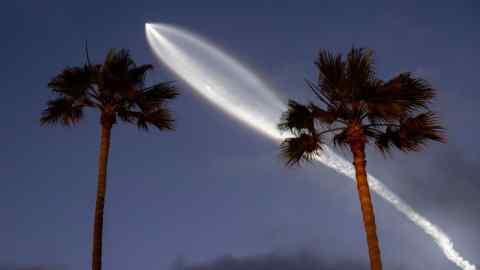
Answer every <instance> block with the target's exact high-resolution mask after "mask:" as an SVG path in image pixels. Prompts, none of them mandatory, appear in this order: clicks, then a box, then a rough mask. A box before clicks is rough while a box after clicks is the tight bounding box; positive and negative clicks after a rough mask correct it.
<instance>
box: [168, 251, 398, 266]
mask: <svg viewBox="0 0 480 270" xmlns="http://www.w3.org/2000/svg"><path fill="white" fill-rule="evenodd" d="M353 269H355V270H367V269H369V267H368V265H365V264H362V263H359V262H355V261H353V260H351V261H349V260H343V261H337V262H330V261H329V260H327V259H325V258H322V257H321V256H318V255H315V254H314V253H313V252H309V251H302V252H296V253H290V254H280V253H275V252H273V253H269V254H264V255H254V256H244V257H233V256H231V255H225V256H222V257H218V258H216V259H214V260H212V261H209V262H203V263H194V264H192V263H188V262H187V261H186V260H185V259H184V258H182V257H179V258H177V259H176V261H175V262H174V263H173V266H172V267H171V270H353ZM403 269H405V268H402V267H397V268H392V269H391V270H403Z"/></svg>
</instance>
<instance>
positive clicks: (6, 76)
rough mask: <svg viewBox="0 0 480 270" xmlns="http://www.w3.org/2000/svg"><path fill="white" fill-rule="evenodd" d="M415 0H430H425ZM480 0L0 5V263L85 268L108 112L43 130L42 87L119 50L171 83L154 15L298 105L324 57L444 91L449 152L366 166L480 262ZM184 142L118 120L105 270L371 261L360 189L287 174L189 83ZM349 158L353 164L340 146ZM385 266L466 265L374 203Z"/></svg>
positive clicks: (441, 107)
mask: <svg viewBox="0 0 480 270" xmlns="http://www.w3.org/2000/svg"><path fill="white" fill-rule="evenodd" d="M420 2H421V3H420ZM479 14H480V6H479V4H478V1H473V0H472V1H439V0H435V1H433V0H432V1H394V2H393V1H392V2H390V1H339V0H337V1H278V0H277V1H273V0H272V1H260V0H256V1H183V0H176V1H140V0H139V1H113V0H108V1H107V0H104V1H57V0H48V1H37V0H21V1H4V2H2V7H1V11H0V22H1V23H0V25H1V26H0V30H1V33H2V40H1V50H0V56H1V59H2V63H3V64H2V67H1V71H0V78H1V81H2V84H1V85H2V86H1V91H2V98H1V99H0V103H1V104H0V112H1V113H0V123H2V124H1V125H0V136H1V139H2V144H1V145H2V147H1V148H2V149H1V151H0V179H1V181H2V185H1V188H0V239H1V240H0V266H1V265H15V264H17V265H65V266H66V267H67V268H68V269H72V270H80V269H88V267H89V265H90V250H91V249H90V246H91V235H92V233H91V230H92V223H93V208H94V202H95V191H96V173H97V153H98V144H99V132H100V131H99V123H98V115H97V114H95V113H90V114H88V115H87V118H86V119H85V121H83V122H82V123H81V124H80V125H78V126H77V127H74V128H60V127H58V128H42V127H40V126H39V122H38V118H39V114H40V112H41V110H42V109H44V108H45V102H46V101H47V99H48V98H49V97H50V93H49V90H48V89H47V87H46V85H47V82H48V80H49V79H51V78H52V77H53V76H54V75H56V74H57V73H58V72H60V71H61V69H62V68H64V67H65V66H75V65H79V64H83V63H84V61H85V55H84V42H85V40H88V42H89V47H90V55H91V58H92V60H93V61H94V62H99V61H101V60H102V59H103V57H104V55H105V53H106V51H107V49H108V48H111V47H115V48H127V49H130V50H131V53H132V55H133V57H134V58H135V59H136V60H137V62H138V63H140V64H143V63H153V64H155V65H156V69H155V71H154V72H152V73H151V74H150V76H149V80H150V81H152V82H153V81H155V82H156V81H162V80H172V79H174V80H175V79H177V78H176V77H174V76H173V74H171V73H169V72H168V70H166V68H164V67H162V66H161V65H159V64H158V63H157V61H156V59H155V58H154V56H153V54H152V53H151V51H150V50H149V48H148V45H147V42H146V39H145V33H144V23H145V22H163V23H171V24H175V25H178V26H181V27H184V28H187V29H189V30H192V31H194V32H196V33H199V34H200V35H202V36H204V37H206V38H208V39H209V40H211V41H213V42H215V44H217V45H218V46H220V47H222V48H224V49H225V50H226V51H227V52H229V53H231V54H232V55H234V56H235V57H238V58H239V59H240V60H241V61H242V62H244V63H245V64H246V65H247V66H249V67H251V68H252V69H253V70H254V71H255V72H256V73H257V74H258V75H259V76H260V77H261V78H263V79H265V80H266V81H267V82H268V83H269V84H270V85H272V87H273V88H274V89H276V90H277V92H278V94H279V95H280V96H282V97H283V99H284V100H287V99H288V98H289V97H295V98H298V99H300V100H302V101H306V100H308V99H311V98H313V97H312V95H311V94H310V93H309V91H308V90H307V88H306V87H305V85H304V82H303V80H304V79H305V78H309V79H315V76H316V70H315V69H314V66H313V61H314V58H315V56H316V54H317V52H318V50H319V49H320V48H325V49H329V50H335V51H338V52H345V51H346V50H348V49H349V48H350V47H351V46H352V45H355V46H361V47H370V48H372V49H374V50H375V52H376V59H377V68H378V75H379V77H381V78H384V79H387V78H389V77H391V76H393V75H395V74H397V73H398V72H401V71H412V72H414V73H416V74H418V75H420V76H423V77H424V78H426V79H428V80H429V81H430V82H431V83H432V84H433V85H434V86H435V87H436V88H438V89H439V97H438V99H437V100H436V102H435V104H434V109H435V110H436V111H438V112H439V113H440V115H441V117H442V120H443V122H444V123H445V126H446V127H447V128H448V135H449V143H448V144H447V145H440V144H432V145H430V147H429V148H428V149H427V150H426V151H424V152H422V153H414V154H409V155H405V154H401V153H395V154H394V156H393V158H390V159H383V157H382V156H381V154H379V153H375V152H374V151H369V153H368V156H367V158H368V170H369V172H371V173H372V174H374V175H376V176H378V177H379V178H380V179H382V180H383V181H384V182H385V183H386V184H387V185H388V186H389V187H391V188H392V189H393V190H394V191H395V192H397V193H398V194H399V195H400V196H401V197H403V198H404V199H405V200H406V201H407V202H408V203H410V204H411V205H412V206H413V207H414V208H415V209H417V210H418V211H419V212H420V213H421V214H423V215H425V216H426V217H427V218H429V219H430V220H431V221H432V222H434V223H436V224H438V225H439V226H440V227H441V228H442V229H444V230H445V231H446V232H447V233H448V234H449V235H450V236H451V238H452V239H453V241H454V243H455V245H456V247H457V248H458V250H459V251H460V252H461V253H462V255H464V257H465V258H467V259H469V260H470V261H471V262H472V263H474V264H476V265H477V266H478V265H480V251H479V250H480V244H479V242H480V234H479V228H480V196H478V194H479V192H480V183H479V182H478V176H477V175H476V174H475V172H476V171H475V170H476V169H478V168H479V167H480V166H479V165H480V157H479V155H478V153H479V150H480V146H479V145H478V143H477V142H478V139H477V136H478V134H479V133H480V128H479V126H478V123H479V121H478V118H479V117H480V113H479V99H480V94H479V86H478V83H477V82H478V76H479V70H480V69H479V67H478V63H480V54H479V53H478V51H477V50H476V48H479V47H480V35H479V32H478V30H479V25H480V20H479V19H478V15H479ZM178 86H179V87H180V88H181V94H182V95H181V96H180V97H179V98H178V99H177V100H176V101H175V102H174V103H173V104H172V110H173V111H174V113H175V116H176V119H177V130H176V131H175V132H164V133H160V132H155V131H154V132H151V133H143V132H139V131H137V130H136V128H135V127H133V126H124V125H117V126H115V127H114V130H113V136H112V147H111V158H110V161H109V175H108V195H107V205H106V213H105V227H104V229H105V234H104V266H105V269H142V270H150V269H151V270H161V269H169V268H170V266H171V265H172V263H173V261H174V259H175V258H176V257H177V256H185V258H187V260H189V261H191V262H198V261H209V260H211V259H213V258H215V257H217V256H221V255H224V254H232V255H234V256H250V255H256V254H265V253H269V252H272V251H273V252H274V251H279V252H296V251H298V250H309V251H311V252H314V253H316V254H318V256H321V257H322V258H326V260H328V261H331V262H341V261H344V260H348V261H352V260H353V261H356V262H359V263H360V264H366V263H367V262H368V261H367V260H368V257H367V251H366V243H365V236H364V232H363V227H362V222H361V216H360V209H359V204H358V199H357V194H356V190H355V187H354V185H353V183H352V182H351V181H350V180H349V179H347V178H346V177H344V176H340V175H338V174H336V173H335V172H333V171H332V170H331V169H327V168H325V167H323V166H321V165H320V164H318V165H317V164H316V165H315V166H305V167H304V168H303V169H292V170H289V169H287V168H285V167H284V166H283V164H282V162H281V161H280V160H279V158H278V146H277V145H274V144H273V143H272V142H271V141H270V140H268V139H266V138H264V137H263V136H260V135H259V134H258V133H257V132H255V131H252V130H250V129H249V128H246V127H245V126H243V125H242V124H240V123H239V122H237V121H235V120H233V119H232V118H230V117H228V116H226V115H225V114H223V113H222V112H220V111H219V110H218V109H216V108H215V107H213V106H211V105H210V104H208V103H207V102H206V101H204V100H203V99H201V98H200V97H199V96H197V95H195V94H193V91H192V90H191V89H190V88H189V87H188V86H186V85H185V84H184V83H182V82H178ZM343 154H344V155H345V156H346V157H349V153H348V152H345V153H343ZM374 206H375V210H376V214H377V223H378V230H379V236H380V240H381V246H382V252H383V258H384V261H385V262H384V263H385V265H386V267H385V268H386V269H392V268H393V269H395V268H400V267H403V268H402V269H438V270H444V269H445V270H446V269H455V266H454V265H453V264H451V263H450V262H449V261H448V260H447V259H446V258H445V257H444V256H443V254H442V253H441V251H440V249H439V248H438V247H437V246H436V245H434V243H433V242H432V241H431V239H430V238H429V237H428V236H426V235H425V234H424V233H423V232H421V231H420V230H419V229H418V228H417V227H415V226H414V225H413V224H412V223H410V222H409V221H407V220H406V219H405V218H404V217H403V216H402V215H400V214H399V213H398V212H396V211H395V210H394V209H393V208H392V207H390V206H389V205H387V204H386V203H385V202H384V201H382V200H381V199H380V198H379V197H377V196H374Z"/></svg>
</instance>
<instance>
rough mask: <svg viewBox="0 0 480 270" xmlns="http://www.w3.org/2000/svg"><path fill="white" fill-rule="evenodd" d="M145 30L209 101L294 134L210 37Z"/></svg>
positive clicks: (439, 238)
mask: <svg viewBox="0 0 480 270" xmlns="http://www.w3.org/2000/svg"><path fill="white" fill-rule="evenodd" d="M145 31H146V36H147V40H148V43H149V45H150V47H151V49H152V50H153V52H154V53H155V55H156V56H157V58H158V59H159V60H161V61H162V62H163V63H164V64H165V65H166V66H167V67H168V68H169V69H171V70H172V71H173V72H174V73H175V74H176V75H178V76H179V77H180V78H182V79H183V80H184V81H185V82H187V83H188V84H189V85H190V86H191V87H192V88H193V89H194V90H195V91H197V92H198V93H199V94H200V95H202V96H203V97H204V98H206V99H207V100H208V101H210V102H212V103H213V104H215V105H216V106H217V107H218V108H220V109H221V110H222V111H224V112H226V113H227V114H229V115H230V116H233V117H234V118H236V119H238V120H240V121H241V122H242V123H243V124H245V125H247V126H249V127H251V128H253V129H255V130H257V131H258V132H260V133H262V134H263V135H266V136H268V137H269V138H271V139H273V140H274V141H276V142H280V141H281V140H282V139H283V138H285V137H287V136H288V135H285V134H281V133H280V132H279V131H278V129H277V127H276V123H277V122H278V121H279V119H280V115H281V113H282V112H283V111H285V110H286V109H287V106H286V104H285V103H284V102H282V101H281V100H280V98H278V97H277V96H276V95H275V92H274V91H273V90H272V89H271V88H270V87H268V86H267V85H266V84H265V83H264V82H263V81H262V80H261V79H259V78H258V77H257V76H256V75H254V74H253V73H252V72H250V71H249V70H248V69H247V68H246V67H245V66H243V65H242V64H241V63H240V62H238V61H237V60H235V59H233V58H232V57H231V56H229V55H227V54H226V53H224V52H223V51H222V50H220V49H219V48H217V47H215V46H214V45H212V44H211V43H209V42H208V41H206V40H205V39H203V38H201V37H199V36H197V35H195V34H193V33H191V32H188V31H186V30H183V29H180V28H177V27H174V26H171V25H166V24H152V23H147V24H146V25H145ZM317 160H318V161H320V162H321V163H323V164H324V165H325V166H327V167H330V168H332V169H334V170H335V171H337V172H338V173H341V174H343V175H346V176H348V177H349V178H350V179H352V180H353V181H355V171H354V168H353V166H352V164H350V162H348V161H347V160H345V159H344V158H342V157H340V156H338V155H337V154H336V153H335V152H334V151H332V150H331V149H329V148H327V147H325V151H324V153H322V154H321V155H319V156H318V157H317ZM368 181H369V185H370V188H371V189H372V190H373V191H374V192H375V193H377V194H378V195H379V196H380V197H382V198H383V199H384V200H385V201H387V202H388V203H390V204H391V205H392V206H393V207H394V208H395V209H397V210H398V211H400V212H401V213H402V214H404V215H405V216H406V217H407V218H408V219H409V220H411V221H412V222H413V223H415V224H416V225H417V226H419V227H420V228H421V229H422V230H423V231H424V232H425V233H426V234H428V235H429V236H430V237H431V238H432V239H433V240H434V242H435V243H436V244H437V245H438V246H439V247H440V249H441V250H442V251H443V253H444V254H445V256H446V258H447V259H449V260H450V261H451V262H453V263H454V264H456V265H457V266H458V267H460V268H461V269H464V270H476V266H475V265H474V264H472V263H470V262H469V261H467V260H466V259H464V258H463V257H462V256H461V255H460V253H459V252H458V251H457V250H455V248H454V246H453V243H452V241H451V240H450V238H449V237H448V236H447V235H446V234H445V232H443V231H442V230H441V229H440V228H438V227H437V226H435V225H434V224H433V223H431V222H430V221H429V220H427V219H426V218H425V217H423V216H422V215H420V214H419V213H417V212H416V211H415V210H414V209H413V208H412V207H410V206H409V205H408V204H407V203H405V202H404V201H403V200H402V199H400V198H399V197H398V196H397V195H395V193H393V192H392V191H391V190H390V189H388V187H386V186H385V185H384V184H383V183H382V182H380V180H378V179H377V178H375V177H374V176H372V175H368Z"/></svg>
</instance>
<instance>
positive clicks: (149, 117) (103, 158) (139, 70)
mask: <svg viewBox="0 0 480 270" xmlns="http://www.w3.org/2000/svg"><path fill="white" fill-rule="evenodd" d="M87 60H88V61H87V64H86V65H84V66H79V67H67V68H65V69H64V70H63V71H62V72H61V73H60V74H58V75H57V76H56V77H54V78H53V79H52V80H51V81H50V82H49V83H48V87H49V88H50V89H51V91H53V93H54V95H55V97H54V98H53V99H51V100H49V101H48V105H47V108H46V109H45V110H44V111H43V112H42V115H41V118H40V122H41V124H42V125H49V124H60V125H64V126H72V125H75V124H77V123H78V122H79V121H80V120H82V118H83V115H84V114H83V111H84V109H86V108H92V109H96V110H97V111H99V113H100V127H101V139H100V154H99V161H98V188H97V196H96V205H95V222H94V227H93V252H92V270H101V267H102V233H103V211H104V205H105V195H106V188H107V185H106V184H107V183H106V178H107V162H108V155H109V148H110V133H111V130H112V127H113V125H115V124H116V123H117V121H122V122H126V123H133V124H136V125H137V127H138V128H140V129H143V130H148V129H149V128H150V127H155V128H158V129H159V130H173V123H174V120H173V118H172V115H171V113H170V111H169V110H168V108H167V107H166V103H167V102H168V101H169V100H171V99H174V98H175V97H176V96H177V95H178V92H177V89H176V88H175V87H174V86H173V84H172V83H171V82H162V83H158V84H154V85H152V86H149V87H146V86H145V76H146V73H147V72H148V71H150V70H151V69H152V68H153V66H152V65H139V66H137V65H136V64H135V62H134V60H133V59H132V58H131V57H130V54H129V53H128V51H127V50H123V49H122V50H115V49H111V50H110V51H109V52H108V54H107V56H106V58H105V60H104V62H103V63H102V64H95V65H92V64H90V61H89V58H88V53H87Z"/></svg>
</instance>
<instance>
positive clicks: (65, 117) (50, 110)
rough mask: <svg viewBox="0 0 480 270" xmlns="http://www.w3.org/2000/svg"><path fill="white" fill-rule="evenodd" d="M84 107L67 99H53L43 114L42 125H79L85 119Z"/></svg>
mask: <svg viewBox="0 0 480 270" xmlns="http://www.w3.org/2000/svg"><path fill="white" fill-rule="evenodd" d="M83 107H84V106H83V105H82V104H81V103H77V102H76V101H75V100H73V99H71V98H66V97H59V98H56V99H52V100H50V101H48V103H47V109H45V110H44V111H43V112H42V115H41V117H40V123H41V124H42V125H52V124H57V123H60V124H62V125H65V126H71V125H74V124H76V123H78V122H79V121H80V120H81V119H82V117H83Z"/></svg>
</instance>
